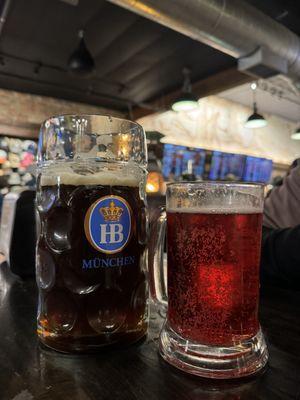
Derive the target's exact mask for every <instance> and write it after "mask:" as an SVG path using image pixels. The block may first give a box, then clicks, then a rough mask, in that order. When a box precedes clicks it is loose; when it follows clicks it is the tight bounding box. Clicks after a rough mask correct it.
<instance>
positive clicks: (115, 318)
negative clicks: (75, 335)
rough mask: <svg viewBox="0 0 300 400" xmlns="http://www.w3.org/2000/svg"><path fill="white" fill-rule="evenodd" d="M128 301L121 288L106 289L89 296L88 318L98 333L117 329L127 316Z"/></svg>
mask: <svg viewBox="0 0 300 400" xmlns="http://www.w3.org/2000/svg"><path fill="white" fill-rule="evenodd" d="M126 306H128V305H127V304H126V301H125V299H124V296H123V295H122V293H121V291H120V290H119V289H105V290H103V291H100V292H97V293H96V294H95V295H93V296H91V297H89V299H88V307H87V319H88V322H89V324H90V326H91V327H92V328H93V329H94V330H95V331H96V332H98V333H110V332H114V331H117V330H118V329H119V328H120V327H121V326H122V325H123V323H124V321H125V318H126Z"/></svg>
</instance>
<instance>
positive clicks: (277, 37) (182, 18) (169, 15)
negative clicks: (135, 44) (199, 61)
mask: <svg viewBox="0 0 300 400" xmlns="http://www.w3.org/2000/svg"><path fill="white" fill-rule="evenodd" d="M108 1H110V2H111V3H113V4H116V5H119V6H121V7H124V8H126V9H128V10H130V11H132V12H135V13H137V14H139V15H142V16H143V17H146V18H148V19H151V20H153V21H154V22H158V23H160V24H162V25H164V26H166V27H168V28H170V29H173V30H175V31H177V32H180V33H182V34H184V35H186V36H189V37H190V38H192V39H195V40H197V41H200V42H202V43H205V44H207V45H209V46H211V47H214V48H215V49H217V50H220V51H222V52H223V53H226V54H228V55H230V56H232V57H235V58H237V59H239V60H240V59H244V58H246V64H247V63H249V56H251V55H253V54H255V53H257V51H258V50H260V52H261V51H262V49H263V50H264V52H265V51H266V54H267V58H268V60H267V64H272V68H273V69H274V73H273V75H274V74H276V73H285V74H287V75H289V76H291V77H294V78H296V77H297V78H298V79H299V78H300V38H299V37H298V36H297V35H296V34H294V33H293V32H291V31H290V30H289V29H287V28H286V27H285V26H283V25H282V24H280V23H278V22H276V21H275V20H273V19H272V18H270V17H269V16H267V15H265V14H264V13H262V12H261V11H259V10H258V9H256V8H254V7H253V6H251V5H250V4H248V3H246V2H245V1H243V0H172V1H165V0H108ZM257 58H259V59H261V58H265V56H264V55H262V54H259V55H258V56H256V61H255V62H259V61H257ZM269 59H271V61H269ZM250 63H251V60H250ZM262 64H264V62H263V63H262ZM274 65H275V66H274ZM243 68H244V69H245V70H247V67H246V68H245V65H244V67H241V68H240V69H241V70H243ZM276 69H277V72H276ZM256 72H258V73H254V75H255V74H256V75H257V76H259V75H260V76H263V74H264V71H263V68H260V69H257V71H256ZM259 72H261V74H260V73H259ZM250 73H251V72H250ZM271 75H272V73H269V76H271ZM266 76H267V74H266V75H265V77H266Z"/></svg>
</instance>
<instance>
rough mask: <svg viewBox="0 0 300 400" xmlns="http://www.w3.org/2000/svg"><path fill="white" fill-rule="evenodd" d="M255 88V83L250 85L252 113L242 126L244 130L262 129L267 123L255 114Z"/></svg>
mask: <svg viewBox="0 0 300 400" xmlns="http://www.w3.org/2000/svg"><path fill="white" fill-rule="evenodd" d="M256 88H257V84H256V83H255V82H253V83H251V89H252V93H253V113H252V114H251V115H250V116H249V118H248V119H247V121H246V122H245V124H244V126H245V128H252V129H255V128H264V127H265V126H267V124H268V122H267V121H266V120H265V118H264V117H263V116H262V115H260V114H258V112H257V104H256V101H255V93H256V92H255V91H256Z"/></svg>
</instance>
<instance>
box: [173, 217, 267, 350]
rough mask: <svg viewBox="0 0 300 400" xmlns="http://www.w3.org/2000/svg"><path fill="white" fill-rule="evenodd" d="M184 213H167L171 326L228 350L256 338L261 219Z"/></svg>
mask: <svg viewBox="0 0 300 400" xmlns="http://www.w3.org/2000/svg"><path fill="white" fill-rule="evenodd" d="M185 211H186V210H184V212H182V210H180V212H179V210H177V212H175V211H171V212H170V211H169V212H168V294H169V308H168V320H169V323H170V325H171V327H172V328H173V329H174V330H175V331H176V332H177V333H179V334H180V335H182V336H183V337H184V338H186V339H190V340H193V341H196V342H199V343H203V344H208V345H225V346H226V345H231V344H234V343H238V342H239V341H240V340H242V339H245V338H250V337H252V336H254V335H255V334H256V333H257V330H258V320H257V304H258V287H259V282H258V280H259V272H258V266H259V256H260V239H261V218H262V216H261V214H260V213H258V212H257V213H250V212H247V210H239V211H244V212H243V213H241V212H239V213H237V212H236V211H235V212H233V211H232V210H230V211H231V212H230V213H222V214H221V213H218V214H217V213H215V212H213V211H212V212H210V213H202V211H201V212H199V210H198V211H197V212H191V211H196V210H189V212H185ZM228 211H229V210H228ZM245 211H246V212H245Z"/></svg>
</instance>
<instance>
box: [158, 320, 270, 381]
mask: <svg viewBox="0 0 300 400" xmlns="http://www.w3.org/2000/svg"><path fill="white" fill-rule="evenodd" d="M159 351H160V354H161V356H162V357H163V358H164V360H166V361H167V362H168V363H169V364H171V365H173V366H174V367H176V368H179V369H181V370H183V371H185V372H187V373H190V374H192V375H198V376H201V377H204V378H214V379H232V378H241V377H245V376H249V375H253V374H255V373H257V372H258V371H260V370H261V369H262V368H263V367H264V366H265V365H266V363H267V361H268V356H269V354H268V349H267V346H266V342H265V338H264V335H263V333H262V331H261V329H259V331H258V332H257V334H256V335H255V336H253V337H252V338H250V339H245V340H244V341H241V342H239V343H236V345H233V346H224V347H222V346H208V345H203V344H200V343H196V342H193V341H190V340H187V339H184V338H183V337H181V336H180V335H178V333H176V332H175V331H174V330H173V329H172V328H171V327H170V326H169V324H168V321H166V322H165V324H164V326H163V328H162V331H161V333H160V338H159Z"/></svg>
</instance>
